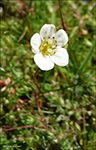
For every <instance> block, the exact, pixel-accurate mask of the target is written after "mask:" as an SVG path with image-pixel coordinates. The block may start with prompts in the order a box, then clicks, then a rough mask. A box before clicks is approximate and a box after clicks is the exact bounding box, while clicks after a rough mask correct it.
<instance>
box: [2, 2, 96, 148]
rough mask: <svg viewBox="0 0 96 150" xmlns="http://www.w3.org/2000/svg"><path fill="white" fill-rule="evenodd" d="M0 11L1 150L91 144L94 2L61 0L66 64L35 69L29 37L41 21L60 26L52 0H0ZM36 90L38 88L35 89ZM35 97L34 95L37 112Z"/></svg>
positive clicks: (94, 142) (95, 114) (94, 126)
mask: <svg viewBox="0 0 96 150" xmlns="http://www.w3.org/2000/svg"><path fill="white" fill-rule="evenodd" d="M2 8H3V10H2V11H1V13H0V16H1V23H0V24H1V33H0V36H1V64H0V65H1V68H0V75H1V81H0V88H1V93H0V94H1V96H0V97H1V115H0V116H1V118H0V119H1V120H0V125H1V128H0V137H1V145H0V146H1V149H2V150H95V149H96V100H95V96H96V91H95V77H96V76H95V73H96V72H95V69H96V65H95V64H96V57H95V56H96V55H95V54H96V51H95V43H96V37H95V35H96V22H95V21H96V20H95V19H96V16H95V12H96V3H95V1H94V0H90V1H87V0H85V1H81V0H78V1H77V0H68V1H67V0H61V1H60V9H61V11H62V17H63V20H64V22H65V25H66V32H67V33H68V36H69V44H67V45H66V46H65V47H64V48H66V49H67V51H68V53H69V64H68V65H67V66H66V67H59V66H56V65H55V67H54V69H52V70H50V71H47V72H46V71H42V70H40V71H39V72H38V74H37V79H36V80H37V81H36V82H37V84H38V86H39V92H38V93H37V91H38V87H37V86H36V83H35V82H34V80H35V79H34V78H35V77H36V74H35V73H36V70H37V66H36V64H35V63H34V60H33V57H34V54H33V53H32V51H31V46H30V38H31V36H32V35H33V34H34V33H39V31H40V28H41V27H42V25H44V24H45V23H46V24H50V23H52V24H54V25H55V26H56V28H57V30H58V29H60V28H63V27H62V22H61V17H60V9H59V3H58V1H57V0H53V1H52V0H50V1H47V0H26V1H24V0H17V1H16V0H4V2H3V3H2ZM40 91H41V92H40ZM36 96H38V99H39V104H40V105H39V108H40V114H39V112H38V109H37V104H36Z"/></svg>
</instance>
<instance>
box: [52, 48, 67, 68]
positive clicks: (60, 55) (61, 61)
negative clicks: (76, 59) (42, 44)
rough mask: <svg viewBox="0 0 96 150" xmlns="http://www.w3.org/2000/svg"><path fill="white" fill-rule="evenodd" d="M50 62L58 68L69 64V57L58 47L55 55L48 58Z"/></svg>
mask: <svg viewBox="0 0 96 150" xmlns="http://www.w3.org/2000/svg"><path fill="white" fill-rule="evenodd" d="M50 58H51V60H52V61H53V62H54V63H55V64H56V65H58V66H66V65H67V64H68V62H69V55H68V53H67V50H66V49H65V48H61V47H58V48H57V49H56V53H55V54H54V55H53V56H50Z"/></svg>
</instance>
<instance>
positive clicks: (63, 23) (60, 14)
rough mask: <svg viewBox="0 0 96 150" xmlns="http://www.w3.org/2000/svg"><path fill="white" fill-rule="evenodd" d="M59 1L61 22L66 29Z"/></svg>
mask: <svg viewBox="0 0 96 150" xmlns="http://www.w3.org/2000/svg"><path fill="white" fill-rule="evenodd" d="M58 3H59V11H60V17H61V22H62V25H63V29H64V30H65V31H66V26H65V23H64V21H63V17H62V12H61V6H60V0H58Z"/></svg>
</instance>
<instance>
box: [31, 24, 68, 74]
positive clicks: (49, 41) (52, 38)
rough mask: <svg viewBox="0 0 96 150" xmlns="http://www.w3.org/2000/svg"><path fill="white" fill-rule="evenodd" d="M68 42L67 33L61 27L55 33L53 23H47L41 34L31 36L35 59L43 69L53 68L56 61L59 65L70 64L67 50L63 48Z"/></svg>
mask: <svg viewBox="0 0 96 150" xmlns="http://www.w3.org/2000/svg"><path fill="white" fill-rule="evenodd" d="M67 42H68V36H67V33H66V32H65V31H64V30H63V29H60V30H58V31H57V32H56V33H55V26H54V25H53V24H45V25H43V26H42V28H41V30H40V34H38V33H35V34H34V35H33V36H32V37H31V41H30V43H31V46H32V52H33V53H35V55H34V61H35V63H36V64H37V66H38V67H39V68H40V69H41V70H46V71H47V70H51V69H52V68H53V67H54V63H55V64H56V65H59V66H66V65H67V64H68V60H69V56H68V53H67V50H66V49H64V48H62V47H63V46H64V45H65V44H66V43H67Z"/></svg>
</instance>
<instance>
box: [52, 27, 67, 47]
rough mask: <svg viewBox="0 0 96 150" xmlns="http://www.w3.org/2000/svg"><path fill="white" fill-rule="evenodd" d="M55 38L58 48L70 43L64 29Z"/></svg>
mask: <svg viewBox="0 0 96 150" xmlns="http://www.w3.org/2000/svg"><path fill="white" fill-rule="evenodd" d="M54 37H55V40H56V41H57V45H58V46H64V45H65V44H66V43H67V42H68V36H67V33H66V32H65V31H64V30H63V29H60V30H58V31H57V32H56V33H55V34H54Z"/></svg>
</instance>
